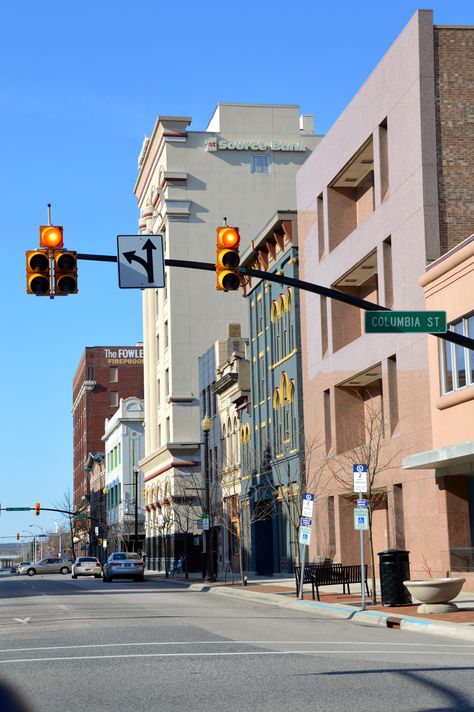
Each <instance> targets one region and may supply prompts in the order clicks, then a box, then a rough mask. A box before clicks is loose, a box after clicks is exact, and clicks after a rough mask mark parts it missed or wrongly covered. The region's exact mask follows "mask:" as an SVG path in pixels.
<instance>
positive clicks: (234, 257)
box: [216, 225, 240, 292]
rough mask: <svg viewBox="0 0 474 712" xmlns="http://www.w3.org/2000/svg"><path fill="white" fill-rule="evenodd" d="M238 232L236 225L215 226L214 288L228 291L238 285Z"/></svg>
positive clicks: (236, 287)
mask: <svg viewBox="0 0 474 712" xmlns="http://www.w3.org/2000/svg"><path fill="white" fill-rule="evenodd" d="M239 245H240V234H239V228H238V227H228V226H227V225H223V226H221V227H218V228H217V240H216V289H218V290H221V291H224V292H229V291H232V290H235V289H238V288H239V285H240V274H239V265H240V255H239Z"/></svg>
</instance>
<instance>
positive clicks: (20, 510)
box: [5, 507, 32, 512]
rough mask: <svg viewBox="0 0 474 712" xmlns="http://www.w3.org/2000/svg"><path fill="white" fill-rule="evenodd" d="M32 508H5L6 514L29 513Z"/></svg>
mask: <svg viewBox="0 0 474 712" xmlns="http://www.w3.org/2000/svg"><path fill="white" fill-rule="evenodd" d="M30 509H32V507H5V511H6V512H29V511H30Z"/></svg>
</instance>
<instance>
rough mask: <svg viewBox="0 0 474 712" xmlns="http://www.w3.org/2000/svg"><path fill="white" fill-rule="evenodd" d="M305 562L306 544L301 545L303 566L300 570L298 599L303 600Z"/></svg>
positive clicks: (301, 562)
mask: <svg viewBox="0 0 474 712" xmlns="http://www.w3.org/2000/svg"><path fill="white" fill-rule="evenodd" d="M305 561H306V545H305V544H300V564H301V569H300V590H299V595H298V598H300V599H301V600H303V580H304V566H305Z"/></svg>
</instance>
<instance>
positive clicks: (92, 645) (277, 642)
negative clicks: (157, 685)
mask: <svg viewBox="0 0 474 712" xmlns="http://www.w3.org/2000/svg"><path fill="white" fill-rule="evenodd" d="M164 645H167V646H170V645H176V646H178V645H352V646H359V647H361V646H366V645H373V643H371V642H369V641H351V640H347V641H346V640H334V641H332V640H324V641H323V640H314V641H311V640H172V641H163V640H160V641H149V642H146V641H141V642H140V643H86V644H85V645H48V646H35V647H30V648H4V649H0V655H1V654H3V653H29V652H34V651H39V650H80V649H86V650H89V649H94V648H130V647H141V648H143V647H153V646H164ZM377 645H384V646H387V647H401V648H405V647H412V648H423V647H428V648H430V650H431V649H432V648H464V649H467V650H469V648H474V645H473V644H472V643H431V642H429V643H428V642H427V643H403V642H401V641H398V642H389V643H382V642H380V641H378V642H377ZM360 652H364V649H362V650H361V651H360ZM473 653H474V650H473Z"/></svg>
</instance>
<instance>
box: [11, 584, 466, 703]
mask: <svg viewBox="0 0 474 712" xmlns="http://www.w3.org/2000/svg"><path fill="white" fill-rule="evenodd" d="M234 593H235V591H234ZM244 596H245V594H242V595H241V596H240V597H239V596H230V595H227V594H226V593H222V592H221V593H216V592H215V591H212V592H208V591H202V592H199V591H191V590H188V589H183V588H182V587H181V586H180V587H178V586H175V585H173V584H172V583H166V582H159V581H151V580H149V581H145V583H142V584H140V583H135V582H132V581H123V582H115V581H114V582H113V583H112V584H103V583H102V581H101V580H94V579H78V580H77V581H73V580H72V579H71V577H70V576H61V575H59V574H58V575H50V576H36V577H34V578H29V577H27V576H14V575H11V576H10V575H7V576H4V577H0V679H1V680H4V681H8V682H10V683H13V685H15V687H16V688H17V689H19V690H20V691H21V692H22V694H23V695H24V697H25V698H26V699H27V700H28V701H29V703H30V705H31V709H32V710H36V712H56V711H58V712H59V710H61V711H65V712H76V711H77V712H79V711H80V712H85V711H86V712H122V710H124V711H126V712H128V710H130V711H131V712H132V711H133V712H141V711H142V710H147V711H148V710H150V711H151V710H153V711H155V710H158V711H163V712H168V711H169V710H173V712H175V711H176V710H183V711H186V712H207V711H209V710H212V711H213V712H219V711H220V710H225V711H226V712H242V711H244V712H246V711H247V710H252V712H254V711H255V712H280V710H281V711H282V712H291V711H292V710H295V711H296V710H308V711H309V710H311V711H314V710H317V711H319V710H324V712H333V711H337V712H341V711H344V712H353V711H354V710H357V711H358V710H361V711H362V710H363V711H364V712H367V711H369V710H374V711H376V712H380V711H381V710H390V712H398V711H399V710H400V711H403V712H411V711H413V712H414V711H417V710H420V711H421V710H425V711H427V710H456V711H457V712H459V711H464V710H472V711H474V689H473V686H472V672H473V669H474V645H472V644H470V643H466V642H463V641H459V642H458V641H456V640H453V639H447V638H446V639H444V638H440V637H438V636H436V637H434V636H428V635H423V634H417V633H409V632H400V631H398V630H389V629H386V628H375V627H362V626H359V625H355V624H353V623H350V622H347V621H342V620H336V619H331V618H328V617H326V616H324V617H323V616H319V615H318V614H316V613H313V611H312V610H309V608H308V607H307V606H304V607H301V610H295V609H294V608H293V607H282V606H278V605H272V604H270V603H268V602H267V601H265V602H264V603H260V602H255V601H254V600H248V599H246V598H245V597H244ZM1 709H2V705H1V704H0V710H1Z"/></svg>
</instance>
